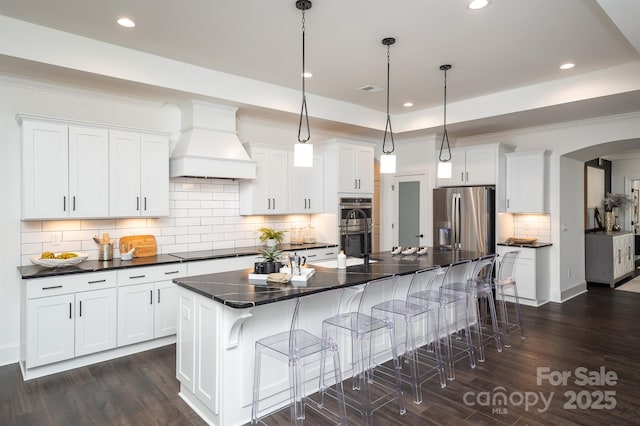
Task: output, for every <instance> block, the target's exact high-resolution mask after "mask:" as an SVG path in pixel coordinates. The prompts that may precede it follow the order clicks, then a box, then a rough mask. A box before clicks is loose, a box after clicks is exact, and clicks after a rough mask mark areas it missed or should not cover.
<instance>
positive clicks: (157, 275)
mask: <svg viewBox="0 0 640 426" xmlns="http://www.w3.org/2000/svg"><path fill="white" fill-rule="evenodd" d="M186 275H187V265H185V264H182V263H172V264H169V265H162V266H147V267H142V268H129V269H120V270H119V271H118V286H127V285H133V284H143V283H152V282H157V281H165V280H172V279H174V278H177V277H184V276H186Z"/></svg>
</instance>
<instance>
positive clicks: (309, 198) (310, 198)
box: [309, 198, 311, 209]
mask: <svg viewBox="0 0 640 426" xmlns="http://www.w3.org/2000/svg"><path fill="white" fill-rule="evenodd" d="M309 209H311V198H309Z"/></svg>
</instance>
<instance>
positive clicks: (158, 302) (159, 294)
mask: <svg viewBox="0 0 640 426" xmlns="http://www.w3.org/2000/svg"><path fill="white" fill-rule="evenodd" d="M158 303H160V289H158Z"/></svg>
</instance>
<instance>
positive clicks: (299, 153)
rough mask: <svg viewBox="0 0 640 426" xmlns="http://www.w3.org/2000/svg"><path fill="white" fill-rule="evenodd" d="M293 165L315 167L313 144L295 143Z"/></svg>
mask: <svg viewBox="0 0 640 426" xmlns="http://www.w3.org/2000/svg"><path fill="white" fill-rule="evenodd" d="M293 167H313V144H310V143H296V144H295V145H293Z"/></svg>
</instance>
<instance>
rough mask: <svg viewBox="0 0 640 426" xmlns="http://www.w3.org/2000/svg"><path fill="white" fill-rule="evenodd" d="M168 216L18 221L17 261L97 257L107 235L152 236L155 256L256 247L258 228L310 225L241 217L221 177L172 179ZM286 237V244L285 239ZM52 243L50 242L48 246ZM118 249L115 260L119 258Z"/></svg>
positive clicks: (233, 184)
mask: <svg viewBox="0 0 640 426" xmlns="http://www.w3.org/2000/svg"><path fill="white" fill-rule="evenodd" d="M169 188H170V193H169V206H170V211H169V216H168V217H161V218H122V219H83V220H51V221H25V222H21V225H20V226H21V233H22V240H21V256H20V258H21V261H22V264H23V265H29V264H30V263H31V262H30V261H29V256H30V255H35V254H40V253H42V252H43V251H45V250H51V251H56V252H60V251H82V252H85V253H88V254H89V258H90V259H97V256H98V250H97V246H96V244H95V242H94V241H93V239H92V237H93V236H94V235H96V236H98V237H99V238H101V237H102V234H103V233H109V236H110V238H111V239H114V240H117V239H119V238H120V237H122V236H124V235H143V234H151V235H154V236H155V237H156V242H157V244H158V253H160V254H168V253H178V252H185V251H194V250H211V249H225V248H234V247H246V246H254V245H261V244H262V243H260V241H259V238H258V237H259V234H258V232H257V231H256V230H257V229H258V228H260V227H263V226H268V227H271V228H274V229H284V230H287V231H288V230H290V229H291V228H294V227H296V228H304V227H305V226H307V225H308V224H309V221H310V217H309V216H308V215H291V216H240V210H239V209H240V201H239V200H240V195H239V185H238V182H237V181H231V180H226V179H191V178H177V179H172V180H171V182H170V184H169ZM288 234H289V233H288V232H287V234H286V235H285V242H287V241H289V235H288ZM54 241H55V242H56V243H55V244H54V243H53V242H54ZM119 255H120V253H119V251H118V250H117V247H115V248H114V257H119Z"/></svg>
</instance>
